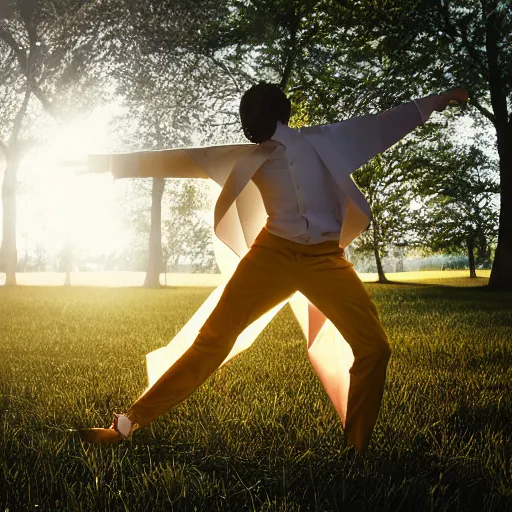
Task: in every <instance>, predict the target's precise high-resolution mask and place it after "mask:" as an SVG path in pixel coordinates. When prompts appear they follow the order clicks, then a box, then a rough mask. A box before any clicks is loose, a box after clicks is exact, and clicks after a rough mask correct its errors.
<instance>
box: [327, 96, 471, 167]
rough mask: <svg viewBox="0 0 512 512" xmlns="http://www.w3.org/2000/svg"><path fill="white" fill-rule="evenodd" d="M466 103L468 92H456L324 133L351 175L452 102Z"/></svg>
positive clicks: (335, 126) (356, 119) (329, 127)
mask: <svg viewBox="0 0 512 512" xmlns="http://www.w3.org/2000/svg"><path fill="white" fill-rule="evenodd" d="M467 99H468V93H467V91H466V90H464V89H462V88H458V89H453V90H451V91H447V92H446V93H443V94H432V95H430V96H426V97H424V98H418V99H416V100H414V101H410V102H408V103H404V104H402V105H399V106H398V107H395V108H392V109H390V110H387V111H385V112H382V113H380V114H373V115H366V116H361V117H354V118H352V119H348V120H346V121H342V122H340V123H335V124H331V125H327V126H324V127H322V129H323V130H324V132H325V133H326V134H327V135H328V137H329V138H330V140H331V143H332V144H333V145H335V146H336V147H337V148H338V150H339V151H340V152H341V154H342V155H343V159H344V161H345V164H346V165H345V168H346V169H347V171H348V172H350V173H352V172H354V171H355V170H357V169H358V168H359V167H361V166H362V165H363V164H365V163H366V162H368V161H369V160H371V159H372V158H373V157H375V156H376V155H378V154H379V153H383V152H384V151H386V149H388V148H389V147H391V146H392V145H393V144H396V143H397V142H398V141H399V140H401V139H402V138H404V137H405V136H406V135H407V134H409V133H410V132H412V131H413V130H414V129H415V128H416V127H417V126H420V125H422V124H423V123H425V122H426V121H427V120H428V119H429V117H430V115H431V114H432V112H434V111H439V112H440V111H442V110H444V109H445V108H446V107H447V106H448V105H449V104H450V103H452V102H456V103H458V104H462V103H464V102H465V101H466V100H467Z"/></svg>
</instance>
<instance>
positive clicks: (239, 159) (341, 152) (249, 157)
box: [89, 95, 438, 425]
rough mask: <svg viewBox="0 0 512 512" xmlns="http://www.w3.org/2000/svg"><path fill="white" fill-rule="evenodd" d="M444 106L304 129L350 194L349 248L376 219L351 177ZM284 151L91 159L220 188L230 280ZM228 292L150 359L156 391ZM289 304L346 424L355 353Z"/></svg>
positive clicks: (120, 174) (319, 316)
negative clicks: (258, 179) (276, 156)
mask: <svg viewBox="0 0 512 512" xmlns="http://www.w3.org/2000/svg"><path fill="white" fill-rule="evenodd" d="M437 100H438V97H437V95H433V96H429V97H426V98H421V99H419V100H415V102H410V103H406V104H404V105H401V106H399V107H396V108H394V109H392V110H390V111H388V112H385V113H383V114H380V115H367V116H363V117H358V118H353V119H349V120H347V121H343V122H341V123H336V124H332V125H326V126H315V127H310V128H304V129H302V130H301V133H302V134H303V135H304V136H305V137H306V139H307V140H308V141H309V142H310V143H311V144H312V146H313V147H314V148H315V150H316V151H317V153H318V155H319V156H320V158H321V159H322V161H323V162H324V164H325V166H326V168H327V169H328V171H329V172H330V173H331V175H332V177H333V178H334V180H335V182H336V183H337V184H338V186H339V187H340V188H341V190H342V191H343V193H344V194H345V197H346V210H345V215H344V217H343V218H344V221H343V226H342V229H341V233H340V246H341V247H346V246H347V245H348V244H349V243H350V242H351V241H352V240H354V238H356V237H357V236H358V235H359V234H360V233H361V232H362V231H363V230H365V229H366V227H367V226H368V224H369V222H370V218H371V213H370V208H369V205H368V203H367V202H366V200H365V199H364V197H363V195H362V194H361V192H360V191H359V189H358V188H357V186H356V185H355V183H354V182H353V180H352V178H351V174H352V173H353V172H354V171H355V170H356V169H358V168H359V167H360V166H361V165H363V164H364V163H366V162H367V161H369V160H370V159H372V158H373V157H374V156H376V155H377V154H379V153H381V152H383V151H385V150H386V149H387V148H388V147H390V146H391V145H393V144H394V143H396V142H398V141H399V140H400V139H401V138H402V137H404V136H405V135H406V134H408V133H409V132H411V131H412V130H413V129H414V128H415V127H416V126H418V125H420V124H422V122H424V121H426V120H427V119H428V117H429V116H430V114H431V112H432V111H433V110H434V108H435V106H436V103H437ZM276 144H277V143H275V142H273V141H268V142H265V143H263V144H259V145H254V144H240V145H225V146H212V147H204V148H181V149H170V150H163V151H143V152H138V153H127V154H113V155H93V156H91V157H89V169H90V170H92V171H105V170H110V171H111V172H112V174H113V175H114V177H115V178H135V177H174V178H203V179H207V178H210V179H212V180H214V181H215V182H217V183H218V184H219V185H220V186H221V187H223V189H222V192H221V194H220V196H219V198H218V200H217V203H216V206H215V222H214V229H215V237H214V240H215V254H216V258H217V263H218V265H219V268H220V269H221V272H222V274H223V275H225V277H226V281H227V280H228V278H229V277H230V276H231V274H232V273H233V271H234V269H235V268H236V265H237V263H238V261H239V260H240V258H242V257H243V256H244V255H245V254H246V253H247V251H248V250H249V249H250V247H251V245H252V243H253V241H254V240H255V238H256V236H257V235H258V233H259V232H260V231H261V229H262V228H263V226H264V225H265V222H266V218H267V215H266V212H265V208H264V204H263V200H262V198H261V195H260V192H259V190H258V189H257V187H256V185H255V184H254V183H253V182H252V181H251V178H252V176H253V175H254V173H255V172H256V171H257V170H258V169H259V168H260V167H261V166H262V165H263V164H264V162H265V161H266V160H267V159H268V158H269V157H270V156H271V154H272V153H273V151H274V150H275V148H276ZM222 242H223V243H222ZM223 289H224V285H222V286H219V287H218V288H217V289H216V290H215V291H214V292H213V293H212V294H211V295H210V296H209V297H208V299H207V300H206V301H205V302H204V304H203V305H202V306H201V307H200V308H199V309H198V311H197V312H196V313H195V314H194V315H193V316H192V318H191V319H190V320H189V321H188V322H187V324H186V325H185V326H184V327H183V329H182V330H181V331H180V332H179V333H178V334H177V335H176V336H175V337H174V338H173V339H172V340H171V342H170V343H169V344H168V345H167V346H165V347H163V348H160V349H158V350H155V351H153V352H151V353H149V354H148V355H147V371H148V378H149V386H151V385H153V384H154V383H155V382H156V380H157V379H158V378H159V377H160V376H161V375H162V374H163V373H164V372H165V371H166V370H167V369H168V368H169V367H170V366H171V365H172V364H174V363H175V362H176V360H177V359H178V358H179V357H181V355H182V354H183V353H184V352H185V351H186V350H187V349H188V348H189V347H190V346H191V345H192V343H193V342H194V339H195V338H196V336H197V334H198V332H199V329H200V328H201V326H202V325H203V323H204V322H205V321H206V319H207V318H208V316H209V315H210V313H211V312H212V311H213V309H214V308H215V306H216V305H217V303H218V300H219V298H220V296H221V294H222V291H223ZM289 302H290V304H291V307H292V310H293V312H294V314H295V316H296V317H297V320H298V322H299V324H300V326H301V328H302V330H303V332H304V335H305V337H306V340H307V348H308V356H309V359H310V361H311V364H312V365H313V368H314V369H315V371H316V373H317V375H318V377H319V379H320V381H321V382H322V385H323V386H324V388H325V390H326V392H327V394H328V395H329V397H330V399H331V401H332V403H333V405H334V407H335V408H336V411H337V412H338V414H339V416H340V418H341V421H342V423H343V425H345V418H346V413H347V400H348V390H349V384H350V373H349V370H350V367H351V366H352V363H353V360H354V357H353V354H352V350H351V348H350V346H349V345H348V343H347V342H346V341H345V340H344V339H343V337H342V336H341V334H340V333H339V331H338V330H337V329H335V327H334V325H333V324H332V323H331V322H330V321H329V320H327V319H326V318H325V316H324V315H323V313H322V312H321V311H319V310H318V309H317V308H316V307H315V306H314V305H312V304H310V303H309V301H308V300H307V299H306V298H305V297H304V296H303V295H302V294H300V293H296V294H295V295H294V296H293V297H292V298H291V299H290V301H289ZM285 303H286V302H283V303H281V304H279V305H277V306H276V307H274V308H273V309H272V310H271V311H269V312H267V313H266V314H265V315H263V316H262V317H261V318H260V319H258V320H257V321H255V322H254V323H253V324H251V325H250V326H249V327H248V328H247V329H246V330H245V331H244V332H243V333H242V334H240V336H239V337H238V339H237V341H236V343H235V345H234V346H233V349H232V351H231V352H230V354H229V355H228V357H227V358H226V359H225V361H224V363H226V362H227V361H229V360H230V359H231V358H233V357H234V356H235V355H237V354H239V353H240V352H242V351H243V350H245V349H246V348H248V347H250V345H251V344H252V343H253V342H254V340H255V339H256V337H257V336H258V335H259V333H260V332H261V331H262V330H263V329H264V328H265V326H266V325H267V324H268V322H270V320H271V319H272V318H273V317H274V316H275V315H276V314H277V312H278V311H279V310H280V309H281V308H282V307H283V306H284V305H285ZM224 363H223V364H224Z"/></svg>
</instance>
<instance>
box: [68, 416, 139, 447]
mask: <svg viewBox="0 0 512 512" xmlns="http://www.w3.org/2000/svg"><path fill="white" fill-rule="evenodd" d="M135 428H136V427H135V425H134V424H133V423H132V422H131V420H130V419H129V418H128V417H127V416H125V415H123V414H114V421H113V423H112V426H111V427H110V428H79V429H78V434H79V435H80V438H81V439H82V441H85V442H86V443H91V444H114V443H120V442H121V441H123V440H126V439H129V438H130V437H131V434H132V432H133V431H134V430H135Z"/></svg>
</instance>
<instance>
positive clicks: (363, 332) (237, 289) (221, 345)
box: [80, 83, 468, 451]
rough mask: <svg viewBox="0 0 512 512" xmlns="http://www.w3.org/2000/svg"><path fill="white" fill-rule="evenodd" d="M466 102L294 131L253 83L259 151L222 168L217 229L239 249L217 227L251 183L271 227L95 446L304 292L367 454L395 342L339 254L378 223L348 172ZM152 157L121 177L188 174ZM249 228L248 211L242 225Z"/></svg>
mask: <svg viewBox="0 0 512 512" xmlns="http://www.w3.org/2000/svg"><path fill="white" fill-rule="evenodd" d="M467 98H468V95H467V92H466V91H465V90H464V89H460V88H459V89H454V90H451V91H448V92H446V93H444V94H440V95H437V94H434V95H431V96H427V97H424V98H419V99H416V100H414V101H411V102H409V103H405V104H403V105H400V106H398V107H396V108H393V109H391V110H389V111H386V112H384V113H381V114H378V115H366V116H362V117H357V118H352V119H349V120H347V121H343V122H340V123H335V124H332V125H325V126H314V127H309V128H304V129H302V130H295V129H292V128H290V127H289V126H288V121H289V119H290V114H291V104H290V101H289V99H288V98H287V97H286V95H285V94H284V93H283V92H282V90H281V89H280V88H279V87H278V86H276V85H272V84H267V83H260V84H258V85H255V86H253V87H251V88H250V89H249V90H248V91H247V92H246V93H245V94H244V95H243V98H242V101H241V103H240V118H241V123H242V127H243V130H244V133H245V135H246V137H247V138H248V139H249V141H250V142H252V143H253V144H252V145H247V149H245V148H242V149H243V151H245V153H244V154H242V155H241V156H240V157H239V158H238V159H237V160H236V162H235V165H234V167H233V168H232V170H231V168H229V169H227V170H226V169H225V168H224V174H225V178H224V179H223V180H222V181H223V185H224V188H223V190H222V192H221V195H220V196H219V199H218V202H217V205H216V212H215V217H216V218H215V225H216V228H217V229H216V232H217V234H218V236H219V237H220V238H222V239H223V240H225V241H226V243H227V244H228V245H229V246H230V247H232V248H234V250H235V252H239V253H240V251H236V247H235V246H236V243H237V242H236V241H234V238H233V239H232V243H230V241H229V240H230V233H229V229H227V230H226V227H225V226H224V227H222V221H223V219H224V217H225V216H226V214H227V213H228V211H229V210H230V208H231V206H232V205H233V203H234V202H235V201H237V200H240V199H241V198H242V195H241V194H242V192H243V190H244V189H245V188H246V187H247V186H248V184H249V183H250V182H251V181H252V183H253V184H255V185H256V187H257V189H258V190H259V193H260V194H261V199H262V201H263V204H264V208H265V211H266V214H267V221H266V225H265V227H264V228H263V229H262V230H261V232H260V233H259V235H258V236H257V237H256V238H255V240H254V241H253V242H252V244H250V249H249V250H248V252H246V254H245V255H244V256H243V258H242V260H241V261H240V263H239V264H238V267H237V268H236V270H235V272H234V273H233V275H232V277H231V279H230V280H229V282H228V283H227V285H226V287H225V289H224V291H223V293H222V296H221V298H220V300H219V301H218V303H217V305H216V307H215V308H214V309H213V312H212V313H211V314H210V315H209V317H208V319H207V320H206V322H205V323H204V325H203V326H202V328H201V329H200V330H199V334H198V336H197V337H196V339H195V341H193V343H192V344H191V345H190V347H189V348H188V349H187V350H186V351H185V352H184V353H183V354H182V355H181V357H179V358H178V359H177V360H176V361H175V362H174V363H173V364H172V365H171V366H170V367H169V368H168V369H167V371H165V373H163V375H161V377H160V378H159V379H158V380H157V381H156V382H155V383H154V384H153V385H152V386H151V387H149V388H148V389H147V390H146V391H145V392H144V394H142V395H141V396H140V397H139V399H138V400H136V402H135V403H134V404H133V405H132V406H131V407H130V408H129V409H128V411H127V412H126V413H124V414H116V415H115V417H114V422H113V425H112V426H111V427H110V428H108V429H107V428H106V429H102V428H92V429H89V428H84V429H80V433H81V436H82V439H84V440H85V441H88V442H92V443H113V442H119V441H121V440H123V439H128V438H129V437H130V436H131V434H132V432H133V431H134V430H135V429H137V428H139V427H145V426H147V425H148V424H149V423H150V422H151V421H152V420H153V419H155V418H156V417H157V416H160V415H162V414H164V413H165V412H167V411H168V410H170V409H171V408H173V407H174V406H176V405H177V404H179V403H180V402H182V401H183V400H185V399H186V398H187V397H188V396H189V395H190V394H191V393H192V392H193V391H195V390H196V389H197V388H198V387H199V386H200V385H201V384H202V383H204V382H205V381H206V379H207V378H208V377H209V376H210V375H211V374H212V373H213V372H214V371H215V370H216V369H217V368H218V367H219V366H220V365H221V364H222V363H223V361H225V359H226V357H227V356H228V354H229V353H230V351H231V350H232V348H233V346H234V344H235V342H236V340H237V338H238V336H239V334H240V333H242V332H243V331H244V330H245V329H246V328H247V327H248V326H249V325H251V324H252V323H253V322H254V321H255V320H257V319H258V318H259V317H261V316H262V315H263V314H265V313H266V312H267V311H269V310H271V309H272V308H273V307H275V306H276V305H277V304H279V303H281V302H283V301H285V300H287V299H288V298H289V297H290V296H291V295H293V294H294V293H295V292H297V291H300V292H301V293H302V294H303V295H304V296H305V297H306V298H307V299H308V300H309V302H310V303H311V304H312V305H313V306H314V307H316V308H317V310H319V311H320V312H321V313H322V314H323V315H325V317H327V319H329V320H330V321H331V322H332V324H333V325H334V327H335V328H336V329H337V330H338V331H339V333H341V335H342V336H343V338H344V339H345V341H346V342H347V343H348V344H349V346H350V349H351V351H352V353H353V363H352V365H351V367H350V371H349V386H348V393H347V398H346V404H345V405H344V406H343V414H342V421H343V423H344V430H345V439H346V442H347V444H348V445H349V446H353V447H354V448H355V449H357V450H358V451H364V450H365V449H366V448H367V446H368V443H369V441H370V437H371V434H372V431H373V428H374V426H375V423H376V421H377V416H378V413H379V409H380V404H381V400H382V395H383V390H384V383H385V378H386V368H387V364H388V360H389V357H390V347H389V344H388V340H387V337H386V333H385V332H384V330H383V328H382V325H381V322H380V320H379V317H378V314H377V310H376V308H375V305H374V304H373V302H372V301H371V299H370V297H369V295H368V293H367V291H366V289H365V287H364V285H363V283H362V282H361V280H360V279H359V277H358V275H357V273H356V272H355V270H354V268H353V265H352V264H351V263H350V262H349V261H347V259H345V255H344V248H345V247H346V246H347V245H348V244H349V243H350V242H351V241H352V240H353V239H354V238H356V237H357V236H358V235H359V234H360V233H361V232H362V231H363V230H365V229H366V228H367V226H368V224H369V222H370V218H371V213H370V209H369V206H368V204H367V202H366V201H365V200H364V197H363V196H362V194H361V193H360V191H359V190H358V189H357V187H356V186H355V184H354V182H353V181H352V179H351V177H350V174H351V173H352V172H354V171H355V170H356V169H357V168H359V167H360V166H361V165H363V164H364V163H366V162H367V161H368V160H370V159H371V158H373V157H374V156H375V155H377V154H378V153H381V152H383V151H385V150H386V149H387V148H389V147H390V146H392V145H393V144H395V143H396V142H398V141H399V140H400V139H401V138H403V137H404V136H405V135H407V134H408V133H410V132H411V131H412V130H413V129H414V128H415V127H417V126H419V125H421V124H423V123H424V122H425V121H426V120H427V119H428V118H429V116H430V114H431V113H432V112H433V111H434V110H436V111H442V110H444V109H445V108H446V107H447V106H448V104H449V103H451V102H456V103H458V104H461V103H463V102H465V101H466V100H467ZM214 149H215V148H212V150H211V152H210V153H209V152H208V151H209V148H202V153H201V155H202V156H201V158H202V160H201V161H202V162H203V171H204V174H205V175H206V176H209V177H211V178H214V179H216V176H217V175H218V173H219V169H220V168H221V167H222V165H224V167H225V166H226V165H227V164H226V163H225V162H224V161H222V159H219V157H218V155H219V152H218V151H216V150H215V151H214ZM217 149H218V147H217ZM170 151H173V150H170ZM195 151H197V150H195ZM209 155H211V159H210V160H212V159H215V158H217V160H218V161H217V163H215V162H214V163H215V165H213V164H212V162H211V161H210V160H209ZM158 157H159V158H160V159H161V158H162V155H161V154H160V155H158ZM155 158H156V157H152V156H151V154H150V153H144V154H139V156H138V158H137V166H138V167H137V169H136V171H135V172H134V173H132V170H130V171H126V173H125V175H126V176H128V175H132V176H135V175H138V176H154V175H158V176H169V177H172V176H182V177H183V176H185V175H187V174H186V173H185V175H183V170H182V169H180V168H178V166H179V165H181V166H183V159H179V158H178V159H176V162H177V163H176V166H173V165H171V164H168V165H163V164H162V165H161V168H160V169H159V170H157V167H158V165H157V166H156V167H155V162H156V161H157V160H155ZM124 161H126V160H124ZM212 161H213V160H212ZM222 162H224V164H223V163H222ZM196 164H197V162H196ZM130 173H132V174H130ZM155 173H156V174H155ZM216 173H217V174H216ZM217 181H219V180H217ZM237 204H238V203H237ZM246 206H250V205H246ZM245 209H246V210H247V208H245ZM238 210H240V211H242V210H244V208H238ZM250 223H251V219H250V215H249V217H247V216H246V218H245V220H244V222H242V228H244V225H245V226H248V225H249V224H250ZM258 229H259V228H258ZM221 231H224V233H221ZM244 233H246V231H245V230H244ZM244 243H245V241H244ZM315 369H316V368H315ZM317 371H318V370H317ZM324 385H325V384H324ZM338 412H340V410H338ZM340 415H341V414H340Z"/></svg>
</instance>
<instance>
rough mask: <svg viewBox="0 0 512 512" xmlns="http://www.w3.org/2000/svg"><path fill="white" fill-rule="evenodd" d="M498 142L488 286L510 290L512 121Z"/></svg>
mask: <svg viewBox="0 0 512 512" xmlns="http://www.w3.org/2000/svg"><path fill="white" fill-rule="evenodd" d="M503 139H504V140H503V142H502V143H501V144H500V142H501V141H500V140H499V139H498V152H499V154H500V184H501V206H500V223H499V230H498V246H497V248H496V255H495V257H494V263H493V265H492V271H491V278H490V279H489V287H490V288H492V289H494V290H501V291H512V123H511V122H509V123H508V125H507V133H506V135H505V136H504V137H503Z"/></svg>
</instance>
